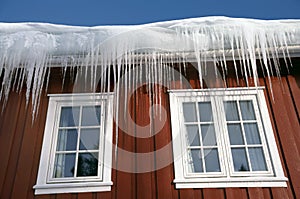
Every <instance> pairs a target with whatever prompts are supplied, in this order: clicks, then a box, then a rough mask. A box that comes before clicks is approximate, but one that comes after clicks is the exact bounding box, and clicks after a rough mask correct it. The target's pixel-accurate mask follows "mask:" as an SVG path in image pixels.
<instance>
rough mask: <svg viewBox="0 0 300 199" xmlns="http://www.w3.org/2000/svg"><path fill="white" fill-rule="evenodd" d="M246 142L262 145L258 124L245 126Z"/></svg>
mask: <svg viewBox="0 0 300 199" xmlns="http://www.w3.org/2000/svg"><path fill="white" fill-rule="evenodd" d="M244 129H245V134H246V140H247V143H248V144H261V141H260V136H259V132H258V127H257V124H256V123H251V124H244Z"/></svg>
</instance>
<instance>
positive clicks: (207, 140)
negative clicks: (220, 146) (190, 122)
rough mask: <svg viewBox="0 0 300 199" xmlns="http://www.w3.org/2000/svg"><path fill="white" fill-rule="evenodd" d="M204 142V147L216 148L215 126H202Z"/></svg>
mask: <svg viewBox="0 0 300 199" xmlns="http://www.w3.org/2000/svg"><path fill="white" fill-rule="evenodd" d="M201 135H202V142H203V145H204V146H216V145H217V142H216V136H215V128H214V125H213V124H202V125H201Z"/></svg>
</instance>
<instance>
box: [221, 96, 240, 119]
mask: <svg viewBox="0 0 300 199" xmlns="http://www.w3.org/2000/svg"><path fill="white" fill-rule="evenodd" d="M224 109H225V113H226V120H227V121H237V120H239V113H238V108H237V103H236V101H226V102H224Z"/></svg>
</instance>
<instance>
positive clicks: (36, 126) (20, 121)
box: [0, 60, 300, 199]
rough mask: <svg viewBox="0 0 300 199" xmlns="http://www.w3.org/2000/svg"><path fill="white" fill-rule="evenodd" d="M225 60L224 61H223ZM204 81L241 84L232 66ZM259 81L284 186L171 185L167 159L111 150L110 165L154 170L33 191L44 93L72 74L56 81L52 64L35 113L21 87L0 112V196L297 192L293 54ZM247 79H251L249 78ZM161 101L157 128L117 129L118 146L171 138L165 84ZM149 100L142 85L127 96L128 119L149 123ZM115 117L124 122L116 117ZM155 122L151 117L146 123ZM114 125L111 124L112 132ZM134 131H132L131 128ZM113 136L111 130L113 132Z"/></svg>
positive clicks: (299, 100)
mask: <svg viewBox="0 0 300 199" xmlns="http://www.w3.org/2000/svg"><path fill="white" fill-rule="evenodd" d="M229 65H230V63H229ZM186 76H187V77H188V79H189V81H190V83H191V85H192V86H193V87H194V88H200V86H199V81H197V75H196V73H195V71H193V70H192V69H191V70H190V69H189V70H188V71H187V74H186ZM211 81H212V82H206V83H207V84H210V86H211V85H215V86H214V87H222V86H224V85H225V84H224V83H225V82H226V86H228V87H237V86H245V85H246V83H245V81H244V80H243V79H239V82H238V83H237V82H236V78H235V75H234V72H232V71H229V72H228V74H227V76H226V79H225V80H222V79H218V80H213V79H212V80H211ZM259 81H260V85H261V86H265V87H266V89H265V96H266V99H267V102H268V108H269V113H270V116H271V120H272V125H273V129H274V132H275V137H276V141H277V145H278V148H279V152H280V157H281V160H282V165H283V168H284V171H285V175H286V177H288V178H289V181H288V187H287V188H219V189H175V186H174V184H173V182H172V181H173V179H174V168H173V164H169V165H168V166H167V167H165V168H162V169H158V170H155V168H156V166H157V161H156V160H160V158H162V157H159V156H158V155H157V154H155V153H154V154H153V157H150V158H149V159H147V161H146V162H145V161H141V160H140V159H138V158H134V157H132V158H131V159H125V158H124V156H123V155H122V154H121V153H117V157H114V159H116V160H117V162H115V163H114V164H115V165H114V167H115V168H118V167H122V165H121V164H129V165H131V166H132V167H133V168H138V167H139V166H142V164H148V165H151V167H153V168H154V169H153V170H155V171H153V172H148V173H139V174H136V173H127V172H123V171H119V170H117V169H113V172H112V181H113V183H114V185H113V186H112V191H110V192H101V193H80V194H53V195H38V196H35V195H34V190H33V189H32V187H33V185H35V183H36V178H37V171H38V165H39V158H40V152H41V146H42V140H43V132H44V127H45V121H46V112H47V106H48V97H47V93H70V92H72V86H73V83H72V80H71V78H70V77H69V76H68V75H67V77H66V81H65V84H64V85H63V86H62V84H61V82H62V74H61V72H60V70H58V69H53V70H52V73H51V78H50V83H49V88H48V92H47V93H45V92H43V95H42V97H41V104H40V107H39V112H38V116H37V118H36V120H35V122H34V123H32V116H31V108H32V106H31V104H30V103H29V105H28V106H26V100H25V90H22V92H20V93H16V92H12V93H11V94H10V96H9V100H8V102H7V105H6V107H5V108H4V109H3V110H2V109H1V111H2V114H1V115H0V198H1V199H9V198H13V199H14V198H15V199H20V198H24V199H26V198H28V199H31V198H36V199H42V198H44V199H46V198H51V199H60V198H62V199H68V198H77V199H84V198H85V199H96V198H98V199H126V198H133V199H136V198H137V199H139V198H142V199H154V198H155V199H165V198H172V199H185V198H186V199H196V198H197V199H210V198H214V199H217V198H224V199H225V198H245V199H246V198H253V199H257V198H266V199H268V198H278V199H283V198H300V126H299V122H300V118H299V114H300V61H299V60H294V68H293V69H292V70H291V71H290V74H289V75H286V74H285V73H284V72H283V75H282V78H281V79H280V80H279V79H278V78H275V77H272V78H271V81H272V87H273V88H272V91H273V92H271V89H270V85H269V82H268V79H267V78H263V77H261V78H260V79H259ZM250 84H253V82H251V79H250ZM160 90H161V92H160V95H161V101H162V106H163V107H165V109H166V110H167V118H168V120H167V122H166V123H165V125H164V127H163V128H162V130H161V131H160V132H159V133H157V134H156V135H154V136H152V137H151V138H136V137H134V136H130V135H128V134H126V133H124V132H123V131H122V130H121V129H119V137H118V146H119V147H120V148H122V149H125V150H127V151H131V152H136V153H140V152H151V151H156V150H158V149H160V148H162V147H164V146H165V145H167V144H168V143H169V142H170V141H171V126H170V112H169V105H168V104H169V98H168V93H167V92H165V91H166V90H165V89H163V88H160ZM150 103H151V101H150V100H149V94H148V92H147V90H146V89H145V88H140V90H139V91H138V92H136V93H135V95H134V96H133V97H132V98H131V101H130V106H129V111H130V113H131V116H132V119H133V120H134V121H135V122H136V123H137V124H139V125H142V126H143V125H147V124H149V121H150V118H149V112H148V110H149V107H150V105H151V104H150ZM120 122H123V123H125V124H126V123H127V121H125V119H124V120H122V121H120ZM151 127H152V128H153V129H155V128H157V124H156V123H155V122H154V123H152V126H151ZM126 130H128V131H131V132H135V130H136V127H135V126H134V125H127V129H126ZM115 132H116V129H115V128H114V133H115ZM135 133H136V132H135ZM114 137H115V136H114ZM163 158H165V159H166V161H168V160H170V159H172V149H171V147H169V148H168V152H167V153H166V155H165V156H164V157H163Z"/></svg>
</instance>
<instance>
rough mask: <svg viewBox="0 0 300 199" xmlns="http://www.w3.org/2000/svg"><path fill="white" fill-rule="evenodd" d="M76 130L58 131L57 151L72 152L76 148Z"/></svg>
mask: <svg viewBox="0 0 300 199" xmlns="http://www.w3.org/2000/svg"><path fill="white" fill-rule="evenodd" d="M77 135H78V134H77V129H63V130H59V131H58V137H57V147H56V150H57V151H72V150H76V147H77V138H78V137H77Z"/></svg>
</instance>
